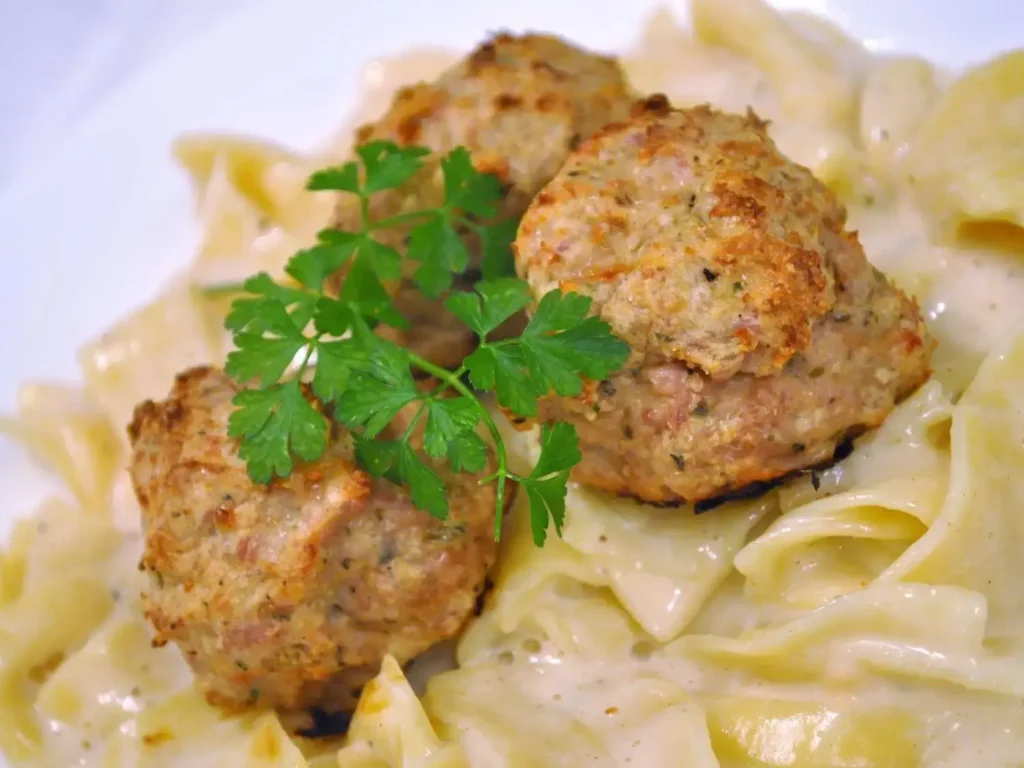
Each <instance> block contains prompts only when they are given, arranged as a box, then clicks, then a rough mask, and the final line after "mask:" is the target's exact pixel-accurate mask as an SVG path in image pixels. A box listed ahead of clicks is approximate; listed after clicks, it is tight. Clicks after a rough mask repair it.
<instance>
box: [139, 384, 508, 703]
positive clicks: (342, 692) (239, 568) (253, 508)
mask: <svg viewBox="0 0 1024 768" xmlns="http://www.w3.org/2000/svg"><path fill="white" fill-rule="evenodd" d="M237 391H238V387H237V386H236V385H235V384H234V383H233V382H232V381H231V380H230V379H229V378H228V377H227V376H225V375H224V374H223V373H222V372H220V371H219V370H216V369H213V368H206V367H204V368H196V369H192V370H189V371H185V372H184V373H182V374H181V375H180V376H178V378H177V380H176V381H175V383H174V387H173V389H172V391H171V393H170V396H169V397H168V398H167V399H166V400H164V401H162V402H159V403H156V402H152V401H146V402H144V403H142V404H140V405H139V406H138V407H137V408H136V411H135V415H134V418H133V420H132V423H131V425H130V427H129V437H130V439H131V444H132V450H133V452H132V458H131V466H130V472H131V478H132V482H133V485H134V488H135V492H136V495H137V497H138V500H139V504H140V506H141V508H142V524H143V533H144V537H145V549H144V554H143V558H142V563H141V567H142V568H143V569H144V570H145V571H147V572H148V574H149V577H150V585H151V586H150V588H149V590H148V593H147V594H146V595H145V596H144V605H145V609H146V616H147V617H148V619H149V620H150V622H151V623H152V625H153V627H154V629H155V630H156V642H157V643H166V642H168V641H172V642H174V643H176V644H177V645H178V646H179V647H180V648H181V650H182V651H183V653H184V655H185V658H186V659H187V661H188V662H189V664H190V665H191V666H192V668H193V670H194V671H195V673H196V675H197V678H198V679H199V681H200V684H201V685H202V686H203V688H205V690H206V691H207V694H208V696H209V698H210V699H211V700H212V701H215V702H217V703H221V704H225V705H242V704H246V703H254V702H256V701H258V702H259V703H260V705H262V706H273V707H280V708H286V709H297V708H305V707H310V706H318V707H321V708H323V709H326V710H332V709H333V710H341V709H350V708H352V707H353V706H354V705H355V701H356V698H357V697H358V694H359V690H360V688H361V687H362V685H363V684H364V683H365V682H366V680H368V679H369V678H370V677H372V676H373V675H374V674H376V671H377V669H378V667H379V662H380V660H381V659H382V658H383V657H384V655H385V654H391V655H393V656H395V657H396V658H397V659H398V660H399V661H400V662H404V661H406V660H408V659H411V658H412V657H413V656H415V655H417V654H419V653H421V652H422V651H424V650H426V649H427V648H429V647H430V646H431V645H433V644H435V643H437V642H439V641H442V640H445V639H448V638H451V637H453V636H455V635H456V634H457V633H458V632H459V631H460V630H461V628H462V627H463V625H464V624H465V622H466V620H467V619H468V618H469V617H470V616H471V615H472V614H473V611H474V607H475V605H476V602H477V599H478V597H479V595H480V594H481V592H482V591H483V588H484V582H485V579H486V573H487V569H488V567H489V566H490V565H491V563H492V562H493V561H494V557H495V544H494V538H493V519H494V518H493V515H494V489H493V487H492V486H490V485H486V486H482V487H481V486H479V485H478V483H477V478H476V477H474V476H471V475H465V474H457V473H450V472H445V471H444V470H443V469H442V468H440V467H439V468H438V471H439V472H440V473H441V474H442V477H443V478H444V480H445V482H446V485H447V487H448V493H449V501H450V506H451V515H450V516H449V518H448V519H447V520H444V521H439V520H436V519H434V518H432V517H431V516H430V515H428V514H427V513H426V512H423V511H421V510H418V509H416V508H415V507H414V506H413V505H412V503H411V501H410V500H409V498H408V495H407V493H406V491H405V490H404V489H401V488H398V487H397V486H394V485H392V484H391V483H389V482H387V481H385V480H378V479H374V478H372V477H370V476H369V475H367V474H366V473H365V472H363V471H362V470H361V469H359V468H358V467H357V466H356V465H355V462H354V459H353V453H352V449H351V445H350V444H349V442H348V441H347V440H346V439H345V436H344V434H341V433H340V432H339V434H338V435H336V436H335V438H334V439H333V440H332V443H331V447H330V448H329V450H328V453H327V455H325V456H324V457H323V458H322V459H321V460H319V461H316V462H311V463H307V464H304V465H300V466H298V467H296V468H295V471H294V472H293V473H292V474H291V475H290V476H289V477H287V478H285V479H278V480H275V481H273V482H272V483H270V484H269V485H266V486H263V485H257V484H255V483H253V482H252V480H251V479H250V478H249V476H248V474H247V473H246V468H245V464H244V462H243V461H242V460H241V459H240V458H239V456H238V446H237V443H236V441H235V440H233V439H231V438H230V437H228V435H227V420H228V416H229V415H230V413H231V411H232V409H233V406H232V403H231V400H232V398H233V397H234V395H235V394H236V393H237Z"/></svg>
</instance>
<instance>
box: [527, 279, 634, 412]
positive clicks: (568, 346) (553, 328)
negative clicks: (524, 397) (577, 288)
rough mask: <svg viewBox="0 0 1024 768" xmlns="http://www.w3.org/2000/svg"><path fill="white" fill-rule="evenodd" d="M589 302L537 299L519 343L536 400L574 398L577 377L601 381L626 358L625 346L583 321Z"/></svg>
mask: <svg viewBox="0 0 1024 768" xmlns="http://www.w3.org/2000/svg"><path fill="white" fill-rule="evenodd" d="M590 301H591V300H590V298H589V297H587V296H580V295H579V294H576V293H567V294H564V295H563V294H561V293H559V292H558V291H551V292H549V293H548V294H546V295H545V296H544V298H543V299H541V301H540V304H539V305H538V306H537V311H536V313H535V314H534V316H533V318H531V320H530V323H529V325H527V326H526V330H524V331H523V335H522V337H521V338H520V340H519V346H520V348H521V350H522V353H523V358H524V360H525V361H526V366H527V368H528V369H529V371H530V378H531V380H532V381H533V385H534V392H535V393H536V394H537V395H538V396H543V395H545V394H547V393H548V392H549V391H550V390H554V391H555V393H556V394H559V395H563V396H566V395H578V394H579V393H580V391H581V390H582V388H583V382H582V379H581V378H580V374H582V375H583V376H586V377H588V378H590V379H595V380H597V379H605V378H607V377H608V375H609V374H610V373H612V372H613V371H616V370H618V369H619V368H621V367H622V365H623V364H624V363H625V362H626V360H627V358H628V357H629V345H628V344H626V342H624V341H622V340H621V339H619V338H617V337H615V336H614V335H612V332H611V327H610V326H609V325H608V324H607V323H606V322H604V321H603V320H601V319H599V318H596V317H587V312H588V310H589V309H590Z"/></svg>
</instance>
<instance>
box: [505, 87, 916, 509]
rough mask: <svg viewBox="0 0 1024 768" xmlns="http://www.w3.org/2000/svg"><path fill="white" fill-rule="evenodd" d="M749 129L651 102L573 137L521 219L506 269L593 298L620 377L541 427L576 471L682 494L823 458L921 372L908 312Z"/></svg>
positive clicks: (586, 477) (813, 185)
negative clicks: (554, 429)
mask: <svg viewBox="0 0 1024 768" xmlns="http://www.w3.org/2000/svg"><path fill="white" fill-rule="evenodd" d="M845 221H846V211H845V209H844V208H843V206H842V205H841V204H840V203H839V202H838V200H837V199H836V198H835V196H834V195H833V194H832V193H831V192H830V191H829V190H828V189H827V188H826V187H825V186H824V185H823V184H821V183H820V182H819V181H818V180H816V179H815V178H814V176H813V175H812V174H811V172H810V171H809V170H807V169H806V168H803V167H802V166H799V165H796V164H795V163H793V162H791V161H790V160H788V159H787V158H786V157H784V156H783V155H781V154H780V153H779V151H778V150H777V149H776V147H775V145H774V143H773V142H772V141H771V139H770V138H769V137H768V135H767V132H766V130H765V123H763V122H762V121H761V120H759V119H758V118H757V117H756V116H755V115H753V114H752V113H748V114H747V115H745V116H741V115H732V114H725V113H721V112H717V111H715V110H713V109H711V108H709V107H697V108H693V109H683V110H676V109H672V108H671V107H670V106H669V105H668V103H667V101H666V100H665V99H664V97H661V96H655V97H652V98H651V99H648V100H647V102H645V103H642V104H640V105H639V106H638V108H637V110H636V112H635V114H634V116H633V117H632V119H630V120H629V121H626V122H622V123H619V124H615V125H610V126H608V127H606V128H605V129H603V130H602V131H600V132H599V133H598V134H597V135H596V136H594V137H592V138H591V139H589V140H587V141H585V142H583V143H582V144H581V146H580V147H579V148H578V149H577V151H576V152H575V153H573V155H572V157H571V158H570V159H569V160H568V161H567V162H566V164H565V165H564V166H563V168H562V170H561V171H560V172H559V174H558V176H557V177H556V178H555V179H554V180H553V181H552V182H551V183H550V184H549V185H548V186H547V187H545V188H544V190H542V191H541V192H540V194H539V195H538V196H537V198H536V199H535V200H534V202H533V204H532V205H531V206H530V209H529V210H528V211H527V213H526V215H525V216H524V217H523V220H522V224H521V226H520V229H519V233H518V237H517V240H516V246H515V247H516V260H517V268H518V270H519V272H520V274H521V275H522V276H523V277H524V278H525V279H527V280H528V281H529V283H530V285H531V287H532V288H533V291H534V293H535V294H536V295H537V296H538V297H539V296H541V295H543V294H544V293H545V292H547V291H548V290H550V289H553V288H557V289H561V290H563V291H569V290H572V291H577V292H579V293H583V294H586V295H588V296H590V297H592V298H593V305H592V311H593V312H594V313H595V314H597V315H599V316H600V317H602V318H603V319H604V320H606V321H607V322H608V323H609V324H610V325H611V326H612V329H613V330H614V332H615V333H616V334H618V335H619V336H621V337H622V338H623V339H625V340H626V341H628V342H629V344H630V346H631V348H632V355H631V360H630V362H629V363H628V365H627V368H626V369H625V370H624V371H622V372H620V373H619V374H617V375H616V376H613V377H612V378H610V379H609V380H607V381H604V382H600V383H599V384H596V385H595V386H594V387H592V388H591V389H590V390H589V391H588V392H587V393H585V395H584V396H582V397H579V398H551V399H549V400H546V401H545V402H544V404H543V405H542V411H543V412H542V417H543V418H545V419H548V420H551V419H565V420H568V421H570V422H572V423H573V424H575V425H576V427H577V430H578V431H579V433H580V439H581V448H582V450H583V461H582V462H581V464H580V465H579V466H578V467H577V468H576V472H575V477H576V479H578V480H580V481H581V482H584V483H588V484H591V485H595V486H598V487H601V488H605V489H607V490H609V491H612V492H616V493H623V494H630V495H633V496H636V497H638V498H640V499H644V500H647V501H652V502H682V501H687V502H692V501H700V500H704V499H708V498H711V497H715V496H718V495H720V494H723V493H727V492H730V491H734V490H738V489H740V488H743V487H745V486H748V485H750V484H752V483H756V482H761V481H767V480H772V479H775V478H778V477H780V476H782V475H784V474H786V473H787V472H790V471H792V470H795V469H799V468H803V467H807V466H810V465H813V464H816V463H820V462H822V461H827V460H829V459H830V458H831V457H832V455H833V452H834V450H835V448H836V446H837V445H838V444H839V443H840V442H842V441H843V440H844V439H845V438H846V437H847V436H848V435H850V434H856V433H858V432H860V431H863V430H864V429H866V428H869V427H874V426H877V425H878V424H880V423H881V422H882V421H884V419H885V418H886V416H887V415H888V413H889V412H890V410H891V409H892V407H893V405H894V403H895V402H897V401H899V400H900V399H901V398H903V397H905V396H906V395H907V394H909V393H910V392H912V391H913V390H914V389H915V388H916V387H918V386H919V385H920V384H921V383H922V382H923V381H925V380H926V379H927V377H928V375H929V360H930V355H931V350H932V347H933V344H932V342H931V340H930V339H929V338H928V336H927V332H926V330H925V327H924V325H923V323H922V321H921V317H920V314H919V312H918V308H917V306H916V305H915V303H914V302H913V301H912V300H911V299H909V298H908V297H907V296H905V295H904V294H903V293H902V292H900V291H899V290H898V289H896V288H895V287H893V286H892V285H891V284H890V283H889V282H888V280H887V279H886V278H885V276H884V275H882V273H881V272H879V271H878V270H877V269H875V268H873V267H872V266H871V265H870V263H869V262H868V261H867V259H866V257H865V255H864V251H863V249H862V248H861V246H860V243H859V242H858V240H857V236H856V233H852V232H848V231H847V230H846V229H845Z"/></svg>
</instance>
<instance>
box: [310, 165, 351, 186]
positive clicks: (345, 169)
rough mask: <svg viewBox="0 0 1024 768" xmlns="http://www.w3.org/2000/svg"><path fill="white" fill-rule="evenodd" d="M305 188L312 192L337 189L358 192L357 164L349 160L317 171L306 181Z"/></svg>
mask: <svg viewBox="0 0 1024 768" xmlns="http://www.w3.org/2000/svg"><path fill="white" fill-rule="evenodd" d="M306 189H308V190H310V191H312V192H320V191H325V190H327V191H337V192H355V193H358V192H359V165H358V164H357V163H355V162H354V161H353V162H349V163H345V164H344V165H339V166H335V167H333V168H324V169H323V170H321V171H317V172H316V173H314V174H313V175H312V176H310V177H309V180H308V181H307V182H306Z"/></svg>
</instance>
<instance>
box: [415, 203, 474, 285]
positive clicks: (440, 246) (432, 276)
mask: <svg viewBox="0 0 1024 768" xmlns="http://www.w3.org/2000/svg"><path fill="white" fill-rule="evenodd" d="M406 256H408V258H410V259H411V260H413V261H418V262H420V267H419V269H417V270H416V273H415V275H414V276H413V277H414V279H415V280H416V285H418V286H419V288H420V290H421V291H423V292H424V293H425V294H427V296H430V297H432V298H437V297H438V296H440V295H441V294H442V293H444V292H445V291H446V290H448V289H449V288H451V287H452V275H453V273H461V272H465V271H466V267H468V266H469V251H467V250H466V244H465V243H463V242H462V238H461V237H459V235H458V233H457V232H456V231H455V228H454V227H453V226H452V223H451V222H450V221H449V220H448V219H447V218H446V217H434V218H431V219H430V220H429V221H426V222H424V223H423V224H420V225H418V226H417V227H415V228H414V229H413V230H412V232H410V233H409V249H408V251H407V252H406Z"/></svg>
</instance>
